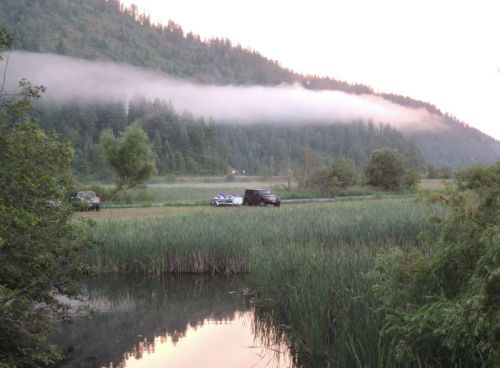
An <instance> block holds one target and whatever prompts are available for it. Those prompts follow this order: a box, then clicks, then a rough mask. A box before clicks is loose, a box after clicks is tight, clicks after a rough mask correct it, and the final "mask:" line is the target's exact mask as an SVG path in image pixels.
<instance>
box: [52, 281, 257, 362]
mask: <svg viewBox="0 0 500 368" xmlns="http://www.w3.org/2000/svg"><path fill="white" fill-rule="evenodd" d="M86 287H87V292H88V296H89V301H90V304H91V306H92V305H95V308H96V309H97V311H98V312H97V313H96V315H95V318H94V319H90V318H88V317H79V318H75V319H74V321H73V322H70V323H69V324H64V325H62V326H60V327H59V328H58V329H57V331H55V333H54V334H53V336H52V338H51V339H52V341H53V342H54V343H56V344H58V345H59V346H60V347H61V348H62V349H63V350H64V351H65V353H66V354H67V356H68V358H67V359H66V361H65V362H63V363H62V364H60V367H88V368H90V367H102V366H112V367H119V366H121V365H122V364H123V362H124V360H125V359H126V358H127V357H137V358H140V357H141V356H142V354H143V353H145V352H152V351H154V349H155V345H154V341H155V338H156V337H161V341H167V340H169V339H170V340H171V341H172V342H173V343H174V344H175V343H177V342H178V341H179V340H180V339H182V338H183V337H184V336H185V334H186V331H187V329H188V326H189V327H192V328H194V329H196V328H198V327H200V326H202V325H203V321H204V320H205V319H211V320H217V321H221V322H222V323H225V322H228V321H233V320H234V318H235V313H236V312H239V311H245V310H247V303H246V300H245V298H244V297H242V296H237V295H234V293H231V291H239V290H241V289H242V288H243V280H242V279H240V278H234V277H233V278H223V277H217V278H212V277H201V276H174V277H168V278H162V279H151V278H112V279H97V280H92V281H90V282H88V283H87V284H86Z"/></svg>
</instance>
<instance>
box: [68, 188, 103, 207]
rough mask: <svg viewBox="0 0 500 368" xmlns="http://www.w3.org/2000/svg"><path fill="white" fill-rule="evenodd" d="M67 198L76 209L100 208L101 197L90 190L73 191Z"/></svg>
mask: <svg viewBox="0 0 500 368" xmlns="http://www.w3.org/2000/svg"><path fill="white" fill-rule="evenodd" d="M69 200H70V201H71V202H73V206H75V207H76V208H77V209H82V210H87V209H89V210H96V211H99V210H100V209H101V198H99V196H98V195H97V194H96V193H95V192H92V191H90V190H83V191H80V192H76V193H73V194H72V195H71V196H70V197H69Z"/></svg>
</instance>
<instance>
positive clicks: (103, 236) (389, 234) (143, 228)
mask: <svg viewBox="0 0 500 368" xmlns="http://www.w3.org/2000/svg"><path fill="white" fill-rule="evenodd" d="M426 226H427V220H426V215H425V211H424V209H423V208H422V207H421V206H420V205H418V204H415V203H413V202H412V201H411V200H399V199H386V200H370V201H363V202H345V203H335V204H313V205H311V204H308V205H301V206H283V207H282V208H246V207H244V208H225V209H213V210H210V211H199V212H197V211H194V212H190V213H186V214H184V215H178V216H175V217H157V218H149V219H144V220H135V221H112V222H104V223H98V224H97V226H96V228H93V229H91V230H89V231H92V235H93V236H94V237H96V238H97V239H98V240H99V243H100V244H101V245H100V246H98V247H95V248H94V249H92V250H91V251H90V252H89V254H88V260H89V262H90V264H92V265H94V266H96V267H97V269H98V270H100V271H102V272H110V273H137V274H162V273H167V272H169V273H170V272H174V273H175V272H179V273H226V274H237V273H246V272H248V271H250V270H251V269H252V268H254V265H253V262H252V257H253V256H256V255H257V256H273V253H274V252H275V251H276V250H279V249H280V248H282V247H284V246H286V245H289V244H300V247H303V248H308V247H312V248H314V249H320V248H325V249H336V248H339V247H347V248H354V247H358V246H360V245H362V244H370V245H372V246H374V245H391V244H407V243H415V242H416V239H417V235H418V234H419V233H420V232H421V231H422V230H423V229H425V228H426Z"/></svg>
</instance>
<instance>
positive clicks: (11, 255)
mask: <svg viewBox="0 0 500 368" xmlns="http://www.w3.org/2000/svg"><path fill="white" fill-rule="evenodd" d="M11 45H12V37H11V36H10V35H9V34H8V33H7V32H6V31H5V30H4V29H3V28H1V27H0V50H1V49H2V48H3V47H5V46H7V47H9V46H11ZM0 59H1V55H0ZM42 90H43V89H42V88H37V87H33V86H31V85H30V84H29V83H28V82H27V81H22V82H21V91H20V92H19V93H18V94H5V93H3V91H0V265H1V266H0V367H2V368H4V367H39V366H42V365H49V364H51V363H53V362H54V361H55V360H56V359H57V358H59V354H58V353H57V352H56V349H55V348H54V347H52V346H47V344H46V336H47V333H48V331H49V328H50V326H51V324H52V323H53V322H54V321H55V320H57V319H62V318H66V317H67V316H68V309H69V306H68V305H67V304H63V303H62V302H61V298H60V297H61V296H66V297H69V298H75V297H78V295H79V291H80V288H79V287H78V285H77V283H76V280H78V278H79V277H81V276H82V275H84V274H85V273H86V271H87V267H86V266H85V265H84V263H83V259H82V257H81V253H82V251H83V249H84V242H83V241H82V238H81V236H80V235H81V231H79V229H78V227H77V225H76V224H75V223H74V222H73V221H72V220H71V211H70V209H69V208H68V207H67V206H61V205H59V204H60V203H62V201H64V199H65V197H66V195H67V193H66V192H67V190H68V188H70V187H71V186H72V176H71V162H72V158H73V154H72V149H71V147H70V146H69V144H68V143H66V142H61V141H59V140H57V139H56V137H54V136H52V135H50V134H46V133H44V132H43V131H42V130H41V129H40V128H39V126H38V125H37V123H36V122H35V121H34V120H33V119H31V118H30V114H29V107H30V101H31V99H33V98H37V97H38V96H39V93H40V92H41V91H42Z"/></svg>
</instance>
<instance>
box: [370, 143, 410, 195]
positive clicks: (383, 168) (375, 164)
mask: <svg viewBox="0 0 500 368" xmlns="http://www.w3.org/2000/svg"><path fill="white" fill-rule="evenodd" d="M404 174H405V165H404V160H403V157H402V156H401V155H400V154H398V153H397V152H396V151H394V150H391V149H376V150H374V151H373V152H372V154H371V156H370V159H369V160H368V162H367V163H366V167H365V175H366V179H367V182H368V184H370V185H373V186H376V187H382V188H384V189H397V188H399V186H400V185H401V181H402V179H403V176H404Z"/></svg>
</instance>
